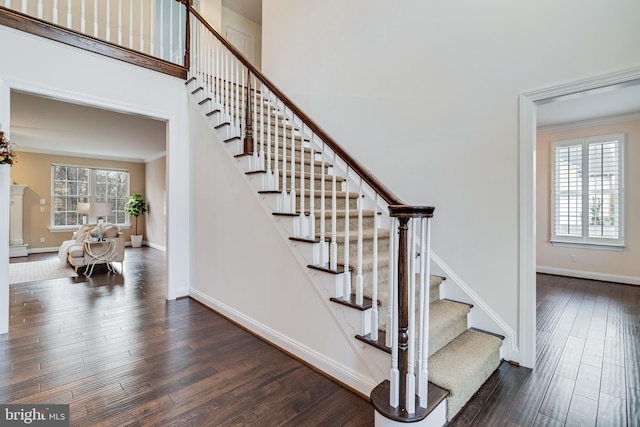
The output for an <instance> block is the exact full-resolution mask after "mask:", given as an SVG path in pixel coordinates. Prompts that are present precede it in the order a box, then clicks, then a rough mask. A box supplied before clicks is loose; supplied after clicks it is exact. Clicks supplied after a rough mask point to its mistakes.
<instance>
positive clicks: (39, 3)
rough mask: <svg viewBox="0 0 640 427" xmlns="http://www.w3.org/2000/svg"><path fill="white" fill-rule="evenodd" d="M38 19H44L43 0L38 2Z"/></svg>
mask: <svg viewBox="0 0 640 427" xmlns="http://www.w3.org/2000/svg"><path fill="white" fill-rule="evenodd" d="M38 18H39V19H42V0H38Z"/></svg>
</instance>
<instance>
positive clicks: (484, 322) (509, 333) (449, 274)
mask: <svg viewBox="0 0 640 427" xmlns="http://www.w3.org/2000/svg"><path fill="white" fill-rule="evenodd" d="M431 260H432V261H433V264H432V270H431V271H432V273H433V274H436V275H442V276H445V277H446V278H447V282H446V284H443V285H442V286H441V288H440V292H441V293H440V295H441V298H447V299H451V300H454V301H461V302H465V303H470V304H472V305H473V309H472V310H471V311H470V312H469V315H468V316H467V325H468V327H469V328H477V329H481V330H484V331H491V332H494V333H497V334H499V335H502V336H504V340H503V344H502V347H500V358H501V359H503V360H515V361H517V360H519V354H520V351H519V349H518V346H517V342H516V337H515V332H514V331H513V329H511V327H509V325H508V324H507V323H506V322H505V321H504V320H502V318H500V316H498V314H497V313H496V312H495V311H493V310H492V309H491V307H489V305H488V304H487V303H486V302H485V301H484V300H483V299H482V298H480V296H479V295H478V294H476V293H475V292H474V291H473V289H471V287H470V286H469V285H468V284H467V283H465V282H464V281H463V280H462V279H461V278H460V277H459V276H458V275H457V274H455V273H454V272H453V270H451V268H450V267H449V266H448V265H447V264H446V263H445V262H444V261H443V260H442V259H441V258H440V257H438V256H437V255H436V254H435V253H433V251H431Z"/></svg>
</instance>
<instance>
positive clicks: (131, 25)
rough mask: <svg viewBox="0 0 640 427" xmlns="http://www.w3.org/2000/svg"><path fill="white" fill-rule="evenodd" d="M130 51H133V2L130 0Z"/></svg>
mask: <svg viewBox="0 0 640 427" xmlns="http://www.w3.org/2000/svg"><path fill="white" fill-rule="evenodd" d="M138 1H140V0H138ZM129 49H133V0H129Z"/></svg>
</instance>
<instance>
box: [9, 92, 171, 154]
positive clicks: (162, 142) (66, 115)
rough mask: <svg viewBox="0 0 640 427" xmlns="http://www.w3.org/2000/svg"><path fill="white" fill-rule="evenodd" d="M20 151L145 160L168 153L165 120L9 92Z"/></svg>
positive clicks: (14, 136) (15, 134)
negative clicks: (166, 151)
mask: <svg viewBox="0 0 640 427" xmlns="http://www.w3.org/2000/svg"><path fill="white" fill-rule="evenodd" d="M10 134H11V140H12V141H13V142H14V143H15V144H16V146H17V148H18V151H20V150H22V151H32V152H39V153H47V154H60V155H67V156H79V157H95V158H103V159H112V160H125V161H133V162H146V161H150V160H153V159H156V158H159V157H161V156H162V155H164V153H165V150H166V140H167V137H166V122H164V121H161V120H155V119H151V118H148V117H142V116H137V115H132V114H123V113H118V112H114V111H107V110H102V109H99V108H94V107H89V106H86V105H77V104H70V103H68V102H62V101H57V100H54V99H49V98H43V97H40V96H36V95H31V94H26V93H22V92H16V91H12V92H11V132H10Z"/></svg>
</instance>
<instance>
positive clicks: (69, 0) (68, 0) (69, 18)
mask: <svg viewBox="0 0 640 427" xmlns="http://www.w3.org/2000/svg"><path fill="white" fill-rule="evenodd" d="M72 25H73V21H72V15H71V0H67V28H71V26H72Z"/></svg>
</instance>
